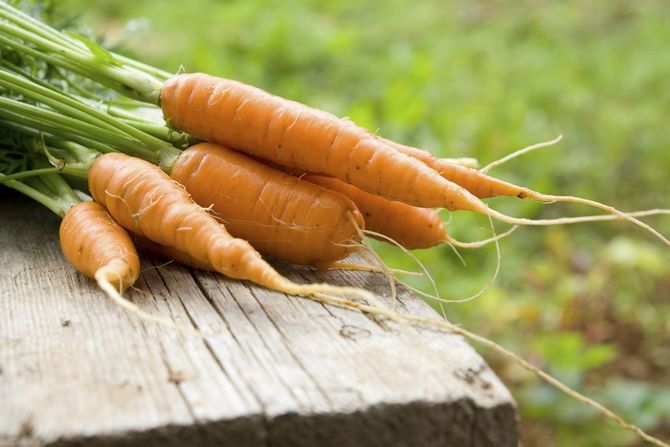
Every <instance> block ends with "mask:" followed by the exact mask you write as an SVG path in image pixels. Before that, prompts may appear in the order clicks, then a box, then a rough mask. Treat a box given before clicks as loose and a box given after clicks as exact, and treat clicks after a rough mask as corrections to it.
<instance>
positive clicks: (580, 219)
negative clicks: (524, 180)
mask: <svg viewBox="0 0 670 447" xmlns="http://www.w3.org/2000/svg"><path fill="white" fill-rule="evenodd" d="M622 213H623V214H626V215H628V216H630V217H650V216H658V215H663V214H670V209H663V208H654V209H651V210H643V211H630V212H625V211H622ZM558 219H560V223H561V224H562V225H568V224H576V223H585V222H605V221H611V220H621V219H623V218H622V217H620V216H618V215H616V214H599V215H597V216H577V217H560V218H558ZM553 220H554V219H545V221H546V222H552V221H553Z"/></svg>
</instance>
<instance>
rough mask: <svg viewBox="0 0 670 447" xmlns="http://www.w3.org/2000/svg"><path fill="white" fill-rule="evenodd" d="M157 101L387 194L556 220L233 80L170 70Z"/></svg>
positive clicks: (241, 145) (241, 144)
mask: <svg viewBox="0 0 670 447" xmlns="http://www.w3.org/2000/svg"><path fill="white" fill-rule="evenodd" d="M160 102H161V108H162V110H163V113H164V115H165V116H166V118H167V120H168V121H169V122H170V123H172V125H173V126H175V127H176V128H177V129H180V130H183V131H185V132H188V133H190V134H192V135H194V136H196V137H198V138H201V139H204V140H207V141H212V142H216V143H219V144H223V145H225V146H228V147H232V148H234V149H238V150H242V151H244V152H247V153H250V154H252V155H255V156H257V157H260V158H263V159H266V160H270V161H273V162H275V163H279V164H282V165H285V166H290V167H296V168H300V169H304V170H306V171H309V172H312V173H315V174H326V175H329V176H332V177H336V178H339V179H340V180H343V181H345V182H347V183H350V184H352V185H354V186H357V187H359V188H360V189H362V190H364V191H367V192H369V193H372V194H376V195H380V196H383V197H385V198H387V199H389V200H395V201H399V202H404V203H407V204H410V205H414V206H419V207H425V208H436V207H440V208H447V209H449V210H467V211H474V212H477V213H481V214H485V215H487V216H489V217H492V218H494V219H497V220H499V221H502V222H507V223H510V224H520V225H555V224H559V223H561V221H560V219H556V220H552V221H542V220H532V219H523V218H515V217H510V216H507V215H504V214H502V213H500V212H498V211H495V210H493V209H490V208H489V207H488V206H487V205H486V204H485V203H484V202H482V201H481V199H479V198H478V197H476V196H475V195H474V194H472V193H470V192H469V191H467V190H466V189H465V188H463V187H461V186H458V185H457V184H455V183H453V182H451V181H450V180H447V179H445V178H444V177H442V176H441V175H440V174H439V173H438V172H437V171H436V170H434V169H432V168H430V167H429V166H427V165H426V164H424V163H423V162H421V161H420V160H417V159H416V158H413V157H411V156H409V155H406V154H404V153H402V152H400V151H399V150H397V148H396V147H394V146H391V145H389V144H388V143H387V142H385V141H383V140H381V139H380V138H378V137H377V136H375V135H372V134H370V133H369V132H368V131H366V130H365V129H362V128H360V127H358V126H356V125H355V124H353V123H352V122H351V121H349V120H342V119H340V118H337V117H336V116H334V115H331V114H329V113H327V112H323V111H320V110H316V109H313V108H310V107H308V106H305V105H303V104H300V103H297V102H294V101H289V100H286V99H283V98H280V97H277V96H274V95H271V94H269V93H267V92H264V91H263V90H260V89H258V88H256V87H252V86H249V85H246V84H243V83H240V82H237V81H231V80H227V79H222V78H216V77H213V76H209V75H206V74H200V73H195V74H181V75H176V76H173V77H172V78H170V79H168V80H167V81H166V82H165V83H164V85H163V88H162V90H161V97H160ZM453 166H455V165H453ZM527 191H530V190H527ZM533 198H537V199H538V200H544V201H564V202H572V203H581V204H585V205H588V206H592V207H595V208H599V209H601V210H604V211H606V212H608V213H610V214H614V215H616V216H618V217H619V218H621V219H625V220H628V221H629V222H632V223H634V224H636V225H638V226H640V227H642V228H644V229H646V230H647V231H649V232H650V233H652V234H654V235H655V236H656V237H658V238H659V239H661V240H662V241H663V242H664V243H665V244H666V245H668V246H670V240H668V239H667V238H665V237H664V236H663V235H662V234H660V233H659V232H658V231H656V230H655V229H653V228H651V227H650V226H649V225H647V224H645V223H644V222H641V221H640V220H638V219H636V218H634V217H631V216H629V215H627V214H625V213H622V212H621V211H619V210H617V209H615V208H613V207H611V206H608V205H604V204H601V203H598V202H595V201H593V200H587V199H581V198H577V197H562V196H549V195H541V194H537V193H535V195H534V196H533Z"/></svg>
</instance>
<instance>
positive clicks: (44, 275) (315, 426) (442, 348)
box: [0, 191, 517, 447]
mask: <svg viewBox="0 0 670 447" xmlns="http://www.w3.org/2000/svg"><path fill="white" fill-rule="evenodd" d="M22 200H23V199H20V198H19V197H18V196H15V195H12V194H11V193H7V192H5V191H2V192H0V294H1V299H0V445H3V446H4V445H26V446H32V445H50V446H51V445H53V446H56V445H57V446H70V445H95V446H100V445H105V446H107V445H110V446H111V445H114V446H117V445H193V446H195V445H230V446H235V445H240V446H252V447H253V446H273V447H275V446H315V445H324V446H331V445H332V446H377V445H378V446H401V445H404V446H442V445H454V446H469V445H474V446H483V445H496V446H504V445H510V446H511V445H516V443H517V429H516V411H515V405H514V403H513V401H512V399H511V397H510V395H509V393H508V391H507V390H506V389H505V387H504V386H503V385H502V384H501V383H500V381H499V380H498V379H497V378H496V377H495V375H494V374H493V373H492V372H491V371H490V370H489V368H488V367H487V365H486V364H485V363H484V362H483V360H482V359H481V358H480V357H479V355H477V354H476V353H475V352H474V351H473V349H472V348H471V347H469V346H468V345H467V344H466V343H465V342H464V341H463V340H462V339H461V338H460V337H458V336H455V335H452V334H447V333H440V332H437V331H432V330H427V329H417V328H413V327H409V326H399V325H397V324H394V323H389V322H386V321H377V320H376V319H374V318H370V317H367V316H365V315H362V314H360V313H357V312H354V311H349V310H347V309H338V308H332V307H326V306H324V305H322V304H319V303H315V302H312V301H309V300H306V299H302V298H295V297H287V296H285V295H282V294H278V293H273V292H269V291H267V290H264V289H261V288H258V287H254V286H251V285H250V284H247V283H244V282H238V281H230V280H226V279H223V278H221V277H220V276H216V275H213V274H209V273H202V272H194V271H191V270H189V269H185V268H182V267H179V266H176V265H167V266H161V265H160V261H157V260H153V259H145V260H144V265H143V267H144V269H145V271H144V273H143V276H142V279H141V280H140V281H139V282H138V284H137V288H138V289H139V290H137V291H133V292H131V293H129V294H128V296H129V297H130V298H131V299H132V300H133V301H134V302H136V303H137V304H138V305H140V306H141V307H142V308H143V309H145V310H147V311H149V312H152V313H154V314H157V315H163V316H168V317H170V318H172V319H174V321H176V322H178V323H179V324H181V325H187V326H189V325H193V326H195V327H197V328H199V329H201V330H203V331H205V332H207V333H213V334H215V335H214V336H211V337H208V338H207V340H206V341H203V340H200V339H197V338H194V337H185V336H182V335H180V334H177V333H175V332H173V331H170V330H168V329H164V328H162V327H158V326H155V325H146V324H144V323H142V322H140V321H138V320H137V319H136V318H134V317H132V316H129V315H128V314H127V313H125V311H122V310H120V309H119V308H117V307H115V306H114V305H113V304H111V302H110V301H109V300H107V299H105V297H104V296H103V295H102V293H100V292H99V291H98V290H96V287H95V286H94V284H93V283H92V282H91V281H89V280H87V279H86V278H84V277H82V276H81V275H79V274H77V273H76V272H74V270H73V269H72V268H71V267H70V266H69V265H68V264H67V263H66V262H65V261H64V259H63V258H62V256H61V254H60V250H59V247H58V242H57V229H58V219H57V218H56V217H55V216H52V215H50V213H49V212H47V211H46V210H44V209H42V208H40V207H39V206H38V205H24V204H22V203H21V202H22ZM283 271H285V272H286V273H287V274H288V275H290V276H291V277H292V278H293V279H297V280H303V281H306V280H310V281H315V280H327V281H329V282H331V283H339V284H344V283H346V284H356V285H359V286H362V287H365V288H367V289H370V290H373V291H376V292H377V293H379V294H386V293H387V290H388V285H387V283H386V282H385V280H384V279H383V278H382V277H381V276H380V275H376V274H367V273H351V272H349V273H342V272H336V273H328V274H316V273H313V272H308V271H302V272H296V271H295V270H293V271H291V270H290V269H288V268H285V269H283ZM401 301H402V306H401V307H402V308H404V309H405V310H406V311H408V312H412V313H418V314H424V315H433V311H432V310H431V309H430V308H428V307H427V306H426V305H424V304H423V303H422V302H421V301H420V300H418V299H416V298H412V297H411V296H409V295H408V294H406V293H403V294H402V295H401Z"/></svg>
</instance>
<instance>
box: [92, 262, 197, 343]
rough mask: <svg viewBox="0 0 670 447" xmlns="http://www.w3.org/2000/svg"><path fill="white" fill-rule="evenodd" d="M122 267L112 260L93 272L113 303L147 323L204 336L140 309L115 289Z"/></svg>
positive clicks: (195, 330) (186, 333)
mask: <svg viewBox="0 0 670 447" xmlns="http://www.w3.org/2000/svg"><path fill="white" fill-rule="evenodd" d="M123 268H124V266H123V265H119V264H117V263H116V262H112V264H110V265H108V266H105V267H103V268H101V269H99V270H98V271H97V272H96V273H95V281H96V282H97V284H98V287H100V289H101V290H102V291H103V292H105V293H106V294H107V296H108V297H109V298H110V299H111V300H112V302H113V303H114V304H116V305H117V306H120V307H122V308H123V309H125V310H127V311H128V312H130V313H131V314H133V315H134V316H135V317H137V318H138V319H140V320H142V321H145V322H147V323H153V324H158V325H161V326H165V327H167V328H169V329H172V330H175V331H178V332H181V333H183V334H185V335H195V336H197V337H200V338H205V335H204V334H203V333H202V332H200V331H199V330H197V329H194V328H189V327H186V326H181V325H179V324H176V323H175V322H174V321H172V320H170V319H169V318H164V317H157V316H155V315H151V314H149V313H147V312H145V311H143V310H142V309H140V308H139V307H138V306H137V305H136V304H134V303H132V302H130V301H129V300H128V299H126V298H124V297H123V296H122V295H121V292H120V291H119V290H117V289H116V288H115V287H114V285H113V283H114V282H118V281H119V269H123Z"/></svg>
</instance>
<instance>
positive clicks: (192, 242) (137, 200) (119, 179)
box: [88, 153, 374, 300]
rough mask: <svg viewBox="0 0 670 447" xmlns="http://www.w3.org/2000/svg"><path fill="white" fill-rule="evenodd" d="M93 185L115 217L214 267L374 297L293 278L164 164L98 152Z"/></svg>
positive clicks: (309, 289) (278, 284)
mask: <svg viewBox="0 0 670 447" xmlns="http://www.w3.org/2000/svg"><path fill="white" fill-rule="evenodd" d="M88 182H89V189H90V191H91V194H92V195H93V197H94V198H95V199H96V201H98V202H100V203H101V204H104V205H105V207H106V208H107V209H108V210H109V212H110V214H111V215H112V216H113V217H114V219H115V220H116V221H117V222H118V223H119V224H121V225H122V226H123V227H125V228H127V229H128V230H130V231H132V232H133V233H135V234H137V235H139V236H143V237H146V238H148V239H150V240H151V241H153V242H155V243H158V244H160V245H164V246H168V247H172V248H174V249H176V250H179V251H181V252H184V253H186V254H188V255H189V256H190V257H192V258H194V259H195V260H197V261H198V262H200V263H204V264H206V265H209V266H211V269H212V270H215V271H217V272H219V273H222V274H224V275H226V276H229V277H231V278H236V279H247V280H250V281H253V282H255V283H256V284H259V285H262V286H264V287H267V288H270V289H274V290H278V291H281V292H284V293H287V294H292V295H312V294H323V293H332V294H352V295H357V296H361V297H364V298H366V299H372V300H374V296H373V295H371V294H370V293H369V292H366V291H364V290H361V289H358V288H353V287H336V286H331V285H328V284H307V285H301V284H296V283H293V282H292V281H290V280H288V279H287V278H284V277H283V276H281V275H280V274H279V273H278V272H277V271H276V270H274V269H273V268H272V267H271V266H270V265H269V264H268V263H266V262H265V261H264V260H263V259H262V258H261V256H260V254H259V253H258V252H257V251H256V250H254V249H253V247H252V246H251V245H250V244H249V243H248V242H246V241H244V240H242V239H236V238H234V237H232V236H230V234H229V233H228V232H227V231H226V229H225V227H224V226H223V225H221V224H220V223H218V222H217V221H216V219H215V218H214V217H212V216H211V215H210V214H209V213H208V212H207V211H205V210H204V209H202V208H201V207H199V206H198V205H197V204H195V203H194V202H193V201H192V200H191V198H190V197H189V195H188V193H187V192H186V191H185V190H184V188H183V187H182V186H181V185H179V184H177V183H176V182H175V181H173V180H172V179H171V178H170V177H169V176H168V175H167V174H165V173H164V172H163V171H162V170H160V168H158V167H157V166H155V165H152V164H151V163H149V162H146V161H144V160H139V159H136V158H132V157H129V156H127V155H123V154H120V153H109V154H105V155H102V156H100V157H98V159H97V160H96V161H95V162H94V163H93V166H92V167H91V169H90V171H89V177H88Z"/></svg>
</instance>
